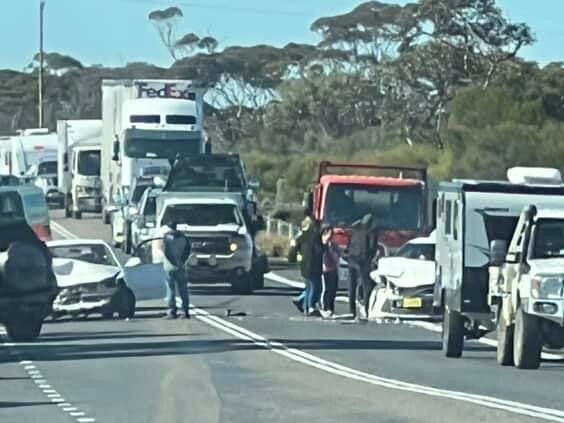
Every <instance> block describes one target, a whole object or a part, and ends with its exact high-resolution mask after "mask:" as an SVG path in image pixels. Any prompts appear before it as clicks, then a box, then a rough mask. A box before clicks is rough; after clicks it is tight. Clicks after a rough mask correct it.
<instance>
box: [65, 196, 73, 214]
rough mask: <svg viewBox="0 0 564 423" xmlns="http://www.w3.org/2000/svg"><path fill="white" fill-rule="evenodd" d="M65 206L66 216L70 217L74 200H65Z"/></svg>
mask: <svg viewBox="0 0 564 423" xmlns="http://www.w3.org/2000/svg"><path fill="white" fill-rule="evenodd" d="M63 204H64V208H65V217H66V218H70V217H72V202H71V201H70V200H68V199H67V200H65V201H64V203H63Z"/></svg>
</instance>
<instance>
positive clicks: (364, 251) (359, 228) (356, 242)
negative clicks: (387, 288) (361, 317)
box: [347, 214, 377, 317]
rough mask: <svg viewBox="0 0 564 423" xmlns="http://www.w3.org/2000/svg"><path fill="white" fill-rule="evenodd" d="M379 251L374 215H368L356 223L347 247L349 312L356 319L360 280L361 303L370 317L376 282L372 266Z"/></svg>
mask: <svg viewBox="0 0 564 423" xmlns="http://www.w3.org/2000/svg"><path fill="white" fill-rule="evenodd" d="M376 251H377V242H376V240H375V236H374V233H373V231H372V215H371V214H367V215H365V216H364V217H363V218H362V219H361V220H359V221H357V222H355V223H354V224H353V226H352V229H351V235H350V238H349V245H348V247H347V256H348V265H349V312H350V313H351V314H352V316H353V317H356V300H357V287H358V285H359V284H358V281H359V279H360V286H361V287H362V291H361V293H362V296H361V301H362V302H363V303H364V304H363V305H364V312H365V315H366V317H368V307H369V304H368V301H369V298H370V294H371V292H372V289H373V288H374V282H373V281H372V279H370V264H371V262H372V259H373V258H374V256H375V254H376Z"/></svg>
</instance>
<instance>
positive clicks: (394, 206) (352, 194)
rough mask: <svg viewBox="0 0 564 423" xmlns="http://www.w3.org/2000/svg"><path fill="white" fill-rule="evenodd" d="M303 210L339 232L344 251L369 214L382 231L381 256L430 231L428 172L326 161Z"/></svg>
mask: <svg viewBox="0 0 564 423" xmlns="http://www.w3.org/2000/svg"><path fill="white" fill-rule="evenodd" d="M332 169H336V171H335V170H333V171H331V170H332ZM304 206H305V209H306V214H307V215H309V216H313V218H314V219H316V220H317V221H319V222H325V223H329V224H330V225H331V226H332V227H333V228H334V230H333V234H334V235H333V236H334V239H333V241H334V242H335V243H336V244H337V245H338V246H339V247H340V248H341V249H342V250H343V252H344V251H345V249H346V247H347V244H348V239H349V235H350V229H351V226H352V224H353V223H354V222H356V221H357V220H359V219H361V218H362V217H363V216H364V215H365V214H368V213H370V214H372V217H373V224H374V226H375V229H376V231H377V234H376V235H377V237H378V244H379V248H378V250H379V251H378V255H377V256H378V257H381V256H386V255H390V254H392V253H393V252H394V251H396V250H397V249H398V248H399V247H401V246H402V245H404V244H405V243H406V242H407V241H409V240H410V239H413V238H416V237H419V236H424V235H428V233H430V231H431V224H430V221H429V216H431V213H429V210H428V208H429V207H430V203H429V201H428V181H427V170H426V169H425V168H412V167H396V166H380V165H373V164H359V163H332V162H321V163H320V164H319V171H318V176H317V179H316V182H315V185H314V187H313V189H312V190H311V191H310V192H308V193H306V196H305V198H304ZM345 281H348V265H347V263H346V261H345V260H343V259H342V260H341V261H340V264H339V283H340V284H341V283H344V282H345Z"/></svg>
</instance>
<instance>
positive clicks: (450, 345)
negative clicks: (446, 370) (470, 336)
mask: <svg viewBox="0 0 564 423" xmlns="http://www.w3.org/2000/svg"><path fill="white" fill-rule="evenodd" d="M463 349H464V318H463V317H462V315H461V314H460V313H459V312H458V311H454V310H446V312H445V315H444V319H443V353H444V355H445V356H446V357H449V358H460V357H461V356H462V350H463Z"/></svg>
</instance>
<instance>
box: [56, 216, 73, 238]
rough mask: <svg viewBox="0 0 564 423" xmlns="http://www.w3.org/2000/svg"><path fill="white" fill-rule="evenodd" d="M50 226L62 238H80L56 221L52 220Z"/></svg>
mask: <svg viewBox="0 0 564 423" xmlns="http://www.w3.org/2000/svg"><path fill="white" fill-rule="evenodd" d="M50 224H51V227H52V228H53V231H55V232H57V233H58V234H59V235H61V236H62V237H64V238H70V239H78V237H77V236H76V235H75V234H73V233H72V232H71V231H69V230H68V229H66V228H65V227H64V226H62V225H61V224H59V223H57V222H56V221H54V220H51V221H50Z"/></svg>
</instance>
